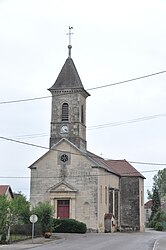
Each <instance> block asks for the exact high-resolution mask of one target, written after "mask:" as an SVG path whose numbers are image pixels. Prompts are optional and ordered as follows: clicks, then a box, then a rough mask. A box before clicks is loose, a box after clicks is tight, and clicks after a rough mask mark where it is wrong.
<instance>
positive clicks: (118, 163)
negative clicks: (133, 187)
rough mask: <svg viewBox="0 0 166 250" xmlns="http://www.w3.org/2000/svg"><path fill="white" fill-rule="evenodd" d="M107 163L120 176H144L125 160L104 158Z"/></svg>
mask: <svg viewBox="0 0 166 250" xmlns="http://www.w3.org/2000/svg"><path fill="white" fill-rule="evenodd" d="M106 163H107V165H109V167H110V168H111V169H113V170H114V171H116V172H117V173H118V174H120V175H121V176H132V177H133V176H135V177H141V178H144V179H145V177H144V176H143V175H142V174H141V173H140V172H138V171H137V170H136V169H135V168H134V167H133V166H132V165H131V164H130V163H129V162H127V161H126V160H106Z"/></svg>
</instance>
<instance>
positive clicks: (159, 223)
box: [155, 222, 163, 231]
mask: <svg viewBox="0 0 166 250" xmlns="http://www.w3.org/2000/svg"><path fill="white" fill-rule="evenodd" d="M155 230H157V231H163V224H162V223H161V222H157V223H156V224H155Z"/></svg>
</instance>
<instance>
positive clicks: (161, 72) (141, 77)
mask: <svg viewBox="0 0 166 250" xmlns="http://www.w3.org/2000/svg"><path fill="white" fill-rule="evenodd" d="M164 73H166V70H163V71H160V72H156V73H152V74H149V75H144V76H139V77H136V78H131V79H128V80H124V81H120V82H115V83H110V84H106V85H102V86H97V87H93V88H89V89H87V91H92V90H96V89H101V88H106V87H111V86H115V85H119V84H123V83H128V82H132V81H137V80H141V79H144V78H149V77H152V76H156V75H159V74H164ZM68 94H70V93H68ZM59 95H63V93H61V94H59ZM64 95H66V93H65V94H64ZM46 98H51V96H43V97H34V98H27V99H19V100H13V101H2V102H0V104H11V103H19V102H27V101H35V100H41V99H46Z"/></svg>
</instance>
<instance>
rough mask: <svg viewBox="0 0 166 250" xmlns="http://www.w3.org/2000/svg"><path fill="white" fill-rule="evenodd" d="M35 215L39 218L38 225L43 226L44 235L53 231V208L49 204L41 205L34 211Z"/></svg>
mask: <svg viewBox="0 0 166 250" xmlns="http://www.w3.org/2000/svg"><path fill="white" fill-rule="evenodd" d="M32 213H33V214H36V215H37V216H38V223H39V224H41V226H42V232H43V234H44V233H45V232H48V231H49V232H50V231H52V226H53V224H52V223H53V220H52V216H53V207H52V206H51V205H50V203H49V202H44V203H41V202H40V203H39V204H38V205H37V206H36V207H35V208H34V209H33V210H32Z"/></svg>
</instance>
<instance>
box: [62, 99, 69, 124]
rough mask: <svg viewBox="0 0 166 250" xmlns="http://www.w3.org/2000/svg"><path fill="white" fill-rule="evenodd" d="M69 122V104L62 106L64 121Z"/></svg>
mask: <svg viewBox="0 0 166 250" xmlns="http://www.w3.org/2000/svg"><path fill="white" fill-rule="evenodd" d="M68 120H69V105H68V103H63V104H62V121H68Z"/></svg>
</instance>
